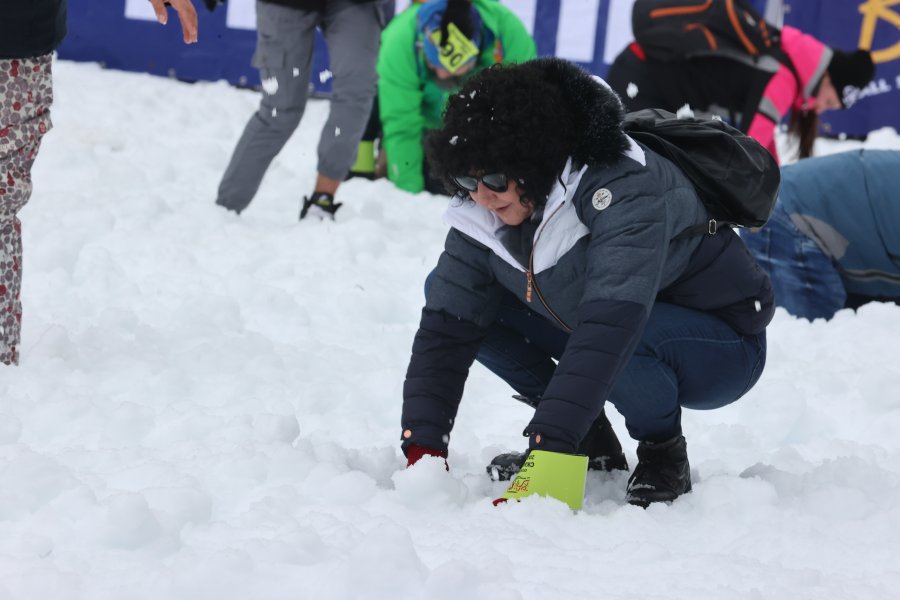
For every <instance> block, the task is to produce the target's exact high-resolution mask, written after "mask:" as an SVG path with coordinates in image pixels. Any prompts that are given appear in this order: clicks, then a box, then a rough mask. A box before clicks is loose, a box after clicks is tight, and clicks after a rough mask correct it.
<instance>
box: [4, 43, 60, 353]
mask: <svg viewBox="0 0 900 600" xmlns="http://www.w3.org/2000/svg"><path fill="white" fill-rule="evenodd" d="M51 59H52V57H51V55H49V54H48V55H45V56H41V57H37V58H30V59H12V60H7V59H3V60H0V363H3V364H7V365H15V364H18V363H19V340H20V337H21V319H22V302H21V300H20V292H21V288H22V229H21V227H22V224H21V223H20V222H19V218H18V212H19V211H20V210H21V209H22V207H23V206H25V204H26V203H27V202H28V199H29V198H30V197H31V189H32V184H31V167H32V165H33V164H34V159H35V157H36V156H37V153H38V149H39V148H40V145H41V138H42V137H43V135H44V134H45V133H47V131H49V130H50V127H51V122H50V105H51V104H52V103H53V86H52V75H51Z"/></svg>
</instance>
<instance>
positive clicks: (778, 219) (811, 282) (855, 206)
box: [742, 150, 900, 320]
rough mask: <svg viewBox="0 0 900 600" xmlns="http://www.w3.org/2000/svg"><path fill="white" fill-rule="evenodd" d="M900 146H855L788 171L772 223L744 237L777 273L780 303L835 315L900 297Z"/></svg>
mask: <svg viewBox="0 0 900 600" xmlns="http://www.w3.org/2000/svg"><path fill="white" fill-rule="evenodd" d="M898 187H900V151H896V150H854V151H851V152H841V153H839V154H832V155H829V156H822V157H817V158H808V159H804V160H801V161H800V162H798V163H795V164H792V165H787V166H785V167H783V168H782V169H781V188H780V190H779V193H778V201H777V202H776V204H775V209H774V210H773V211H772V216H771V217H770V218H769V221H768V223H766V225H765V226H764V227H763V228H762V229H760V230H759V231H758V232H755V233H754V232H745V233H744V234H743V236H742V237H743V238H744V241H745V242H746V244H747V247H748V248H750V251H751V252H753V254H754V256H756V259H757V260H758V261H759V264H760V266H762V268H763V269H765V271H766V272H767V273H768V274H769V276H770V277H771V278H772V286H773V287H774V289H775V303H776V304H777V305H778V306H782V307H784V308H785V309H786V310H787V311H788V312H789V313H791V314H792V315H795V316H798V317H803V318H805V319H809V320H813V319H830V318H831V317H833V316H834V314H835V313H836V312H837V311H838V310H840V309H842V308H856V307H858V306H860V305H862V304H865V303H866V302H871V301H873V300H882V301H891V302H898V301H900V202H897V189H898Z"/></svg>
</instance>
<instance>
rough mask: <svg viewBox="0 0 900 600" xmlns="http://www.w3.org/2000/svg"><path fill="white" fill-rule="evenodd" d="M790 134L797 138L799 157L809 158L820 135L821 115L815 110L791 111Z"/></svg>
mask: <svg viewBox="0 0 900 600" xmlns="http://www.w3.org/2000/svg"><path fill="white" fill-rule="evenodd" d="M788 134H789V135H790V137H792V138H793V139H795V140H797V154H798V158H809V157H810V156H812V155H813V145H814V144H815V143H816V138H817V137H818V135H819V115H818V114H816V111H815V110H802V111H801V110H793V111H791V120H790V124H789V125H788Z"/></svg>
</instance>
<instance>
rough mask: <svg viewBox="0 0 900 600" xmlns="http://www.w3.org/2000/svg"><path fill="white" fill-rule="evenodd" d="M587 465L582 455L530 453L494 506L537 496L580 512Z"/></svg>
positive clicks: (544, 451) (535, 451) (533, 451)
mask: <svg viewBox="0 0 900 600" xmlns="http://www.w3.org/2000/svg"><path fill="white" fill-rule="evenodd" d="M587 465H588V457H587V456H584V455H583V454H563V453H561V452H548V451H546V450H532V451H531V452H530V453H529V454H528V458H526V459H525V464H524V465H522V470H521V471H519V473H518V474H517V475H516V478H515V479H514V480H513V482H512V484H510V486H509V489H507V490H506V493H505V494H503V496H501V498H500V499H498V500H497V501H495V502H494V504H497V502H499V501H501V500H519V499H520V498H524V497H525V496H531V495H532V494H538V495H539V496H550V497H551V498H556V499H557V500H562V501H563V502H565V503H566V504H568V505H569V508H571V509H572V510H580V509H581V505H582V503H583V502H584V484H585V480H586V479H587Z"/></svg>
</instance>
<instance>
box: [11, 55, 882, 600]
mask: <svg viewBox="0 0 900 600" xmlns="http://www.w3.org/2000/svg"><path fill="white" fill-rule="evenodd" d="M55 69H56V71H55V74H56V104H55V106H54V109H53V119H54V122H55V129H54V130H53V131H52V132H51V133H50V135H48V136H47V138H46V139H45V145H44V147H43V148H42V150H41V154H40V157H39V159H38V162H37V165H36V168H35V171H34V181H35V192H34V196H33V198H32V201H31V203H30V204H29V205H28V206H27V207H26V208H25V210H24V211H23V212H22V214H21V217H22V221H23V227H24V236H25V261H24V276H25V287H24V293H23V302H24V306H25V314H24V340H23V344H22V348H21V350H22V364H21V366H20V367H19V368H5V369H2V370H0V398H2V400H0V599H8V598H9V599H16V600H19V599H22V600H45V599H53V600H70V599H71V600H74V599H84V600H107V599H108V600H130V599H148V600H150V599H152V600H163V599H165V600H169V599H172V600H175V599H178V600H180V599H185V600H195V599H206V598H209V599H213V600H231V599H234V600H238V599H240V600H246V599H265V600H270V599H271V600H280V599H297V598H316V599H357V598H366V599H368V598H376V599H378V598H391V599H398V598H428V599H455V600H456V599H468V598H485V599H491V600H512V599H517V598H523V599H540V600H550V599H557V598H573V599H579V600H582V599H586V598H602V599H604V600H614V599H631V598H635V599H641V600H652V599H656V598H659V599H662V598H665V599H667V600H669V599H681V598H685V599H691V600H700V599H716V600H718V599H729V600H731V599H747V600H750V599H754V600H756V599H766V600H768V599H785V600H800V599H815V600H822V599H834V598H839V599H854V600H857V599H873V600H884V599H886V598H896V597H897V594H898V592H897V590H898V589H900V560H898V556H900V364H898V358H897V357H898V352H897V348H898V342H897V339H898V338H897V336H898V332H900V308H898V307H897V306H893V305H868V306H865V307H863V308H862V309H861V310H860V311H859V312H858V313H853V312H851V311H844V312H841V313H839V314H838V315H837V317H836V318H835V319H834V320H833V321H831V322H828V323H825V322H815V323H808V322H806V321H799V320H796V319H794V318H792V317H790V316H788V315H787V314H786V313H784V312H783V311H779V312H778V314H777V315H776V317H775V321H774V323H773V324H772V326H771V328H770V330H769V359H768V366H767V368H766V372H765V374H764V375H763V377H762V379H761V381H760V382H759V384H758V385H757V386H756V387H755V388H754V389H753V390H752V392H750V393H749V394H748V395H747V396H746V397H745V398H743V399H742V400H741V401H739V402H737V403H736V404H734V405H732V406H730V407H728V408H725V409H722V410H717V411H712V412H707V413H698V412H691V411H687V412H686V413H685V415H684V425H685V431H686V435H687V439H688V444H689V450H690V457H691V462H692V467H693V477H694V492H693V493H692V494H690V495H688V496H686V497H683V498H681V499H679V500H678V501H677V502H675V503H674V504H673V505H671V506H653V507H651V508H650V509H649V510H646V511H645V510H641V509H639V508H635V507H632V506H629V505H627V504H626V503H625V502H624V487H625V482H626V477H627V476H626V475H625V474H620V475H614V476H610V475H599V474H595V473H591V474H589V478H588V489H587V494H586V499H585V508H584V510H582V511H581V512H579V513H577V514H575V513H572V512H571V511H570V510H568V509H567V508H566V507H565V506H564V505H563V504H561V503H559V502H557V501H554V500H550V499H543V498H529V499H526V500H525V501H523V502H521V503H518V504H512V505H507V506H502V507H499V508H494V507H493V506H491V503H490V500H491V499H492V498H494V497H496V496H498V495H499V494H500V493H502V491H503V490H504V489H505V485H504V484H503V483H494V482H491V481H490V480H489V479H488V478H487V476H486V475H485V472H484V465H485V464H486V463H487V462H488V461H489V460H490V458H491V457H492V456H493V455H495V454H496V453H498V452H500V451H505V450H509V449H521V448H522V447H523V442H524V439H523V438H522V437H521V436H520V432H521V430H522V428H523V426H524V424H525V423H526V422H527V420H528V418H529V414H528V411H527V410H526V408H525V407H524V406H522V405H520V404H519V403H517V402H515V401H513V400H511V399H510V393H511V391H510V390H509V389H507V388H506V386H505V385H504V384H502V383H501V382H499V381H497V380H496V379H494V378H493V377H492V376H490V375H489V374H488V373H487V372H486V371H485V370H484V369H482V368H481V367H480V366H476V367H475V368H474V369H473V373H472V376H471V377H470V380H469V384H468V386H467V390H466V397H465V399H464V401H463V404H462V408H461V410H460V414H459V419H458V421H457V426H456V429H455V431H454V436H453V441H452V448H451V457H450V464H451V471H450V473H449V474H447V473H446V472H445V471H444V470H443V466H442V465H441V463H440V462H439V461H437V460H429V461H424V462H423V463H422V464H421V465H420V466H417V468H415V469H410V470H405V469H404V468H403V467H404V465H405V462H404V459H403V458H402V456H401V453H400V451H399V449H398V444H399V437H400V427H399V418H400V405H401V387H402V382H403V377H404V373H405V368H406V363H407V360H408V358H409V351H410V346H411V342H412V336H413V334H414V332H415V329H416V325H417V323H418V316H419V310H420V306H421V304H422V282H423V280H424V277H425V275H426V274H427V273H428V272H429V271H430V269H431V267H432V265H433V263H434V262H435V260H436V259H437V257H438V254H439V253H440V250H441V246H442V242H443V238H444V235H445V226H444V225H443V224H442V221H441V213H442V211H443V209H444V205H445V200H443V199H442V198H439V197H433V196H429V195H427V194H420V195H412V194H407V193H404V192H400V191H398V190H396V189H395V188H393V187H392V186H391V185H390V184H389V183H387V182H385V181H377V182H374V183H373V182H367V181H359V180H354V181H350V182H348V183H347V184H345V185H344V186H343V187H342V189H341V191H340V196H341V199H342V200H343V201H344V202H345V206H344V208H343V209H342V210H341V212H340V213H339V219H338V221H337V222H335V223H329V222H313V221H305V222H303V223H298V222H297V213H298V209H299V203H300V198H301V196H302V195H303V194H306V193H308V192H309V191H310V190H311V187H312V182H313V177H314V173H315V161H316V157H315V148H316V143H317V140H318V132H319V128H320V127H321V124H322V122H323V121H324V118H325V114H326V111H327V103H326V102H324V101H313V102H311V103H310V106H309V108H308V112H307V115H306V118H305V119H304V120H303V123H302V125H301V127H300V130H299V131H298V132H297V134H296V135H295V136H294V138H293V139H292V140H291V141H290V143H289V145H288V146H287V147H286V149H285V150H284V151H283V152H282V154H281V155H280V156H279V157H278V159H276V161H275V163H274V165H273V167H272V169H271V170H270V172H269V174H268V176H267V179H266V180H265V182H264V184H263V188H262V190H261V191H260V193H259V195H258V197H257V198H256V200H255V201H254V203H253V204H252V205H251V207H250V208H249V209H248V210H247V211H246V212H245V213H244V215H243V216H241V217H237V216H235V215H233V214H230V213H227V212H226V211H224V210H222V209H220V208H219V207H217V206H215V205H214V204H213V201H214V197H215V191H216V186H217V184H218V180H219V177H220V176H221V173H222V171H223V169H224V168H225V165H226V162H227V160H228V158H229V156H230V152H231V150H232V148H233V145H234V143H235V141H236V140H237V137H238V135H239V134H240V131H241V130H242V128H243V126H244V123H245V122H246V120H247V118H248V117H249V116H250V114H251V113H252V112H253V110H254V109H255V107H256V104H257V101H258V96H257V94H255V93H253V92H250V91H239V90H236V89H233V88H231V87H229V86H228V85H226V84H224V83H219V84H197V85H186V84H180V83H177V82H174V81H168V80H164V79H159V78H154V77H150V76H144V75H135V74H124V73H119V72H111V71H104V70H101V69H100V68H98V67H96V66H93V65H82V64H74V63H68V62H58V63H57V64H56V65H55ZM857 145H858V144H852V143H846V144H837V143H833V142H830V143H825V144H823V150H824V151H826V152H832V151H838V150H841V149H844V148H850V147H854V146H857ZM866 145H867V146H868V147H880V148H885V147H887V148H897V149H900V137H898V136H897V135H896V134H895V133H894V132H893V131H879V132H876V133H875V134H874V135H872V136H871V138H870V140H869V141H868V142H867V143H866ZM610 416H611V419H612V420H613V424H614V425H615V427H616V429H617V431H618V432H619V434H620V436H621V437H622V438H623V443H625V445H626V453H627V455H628V457H629V460H630V461H631V462H632V464H634V462H635V458H634V449H635V443H634V442H633V441H631V440H628V439H627V436H626V435H625V431H624V426H623V422H622V420H621V418H620V417H619V415H618V414H616V413H615V412H614V411H611V415H610Z"/></svg>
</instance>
